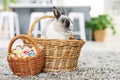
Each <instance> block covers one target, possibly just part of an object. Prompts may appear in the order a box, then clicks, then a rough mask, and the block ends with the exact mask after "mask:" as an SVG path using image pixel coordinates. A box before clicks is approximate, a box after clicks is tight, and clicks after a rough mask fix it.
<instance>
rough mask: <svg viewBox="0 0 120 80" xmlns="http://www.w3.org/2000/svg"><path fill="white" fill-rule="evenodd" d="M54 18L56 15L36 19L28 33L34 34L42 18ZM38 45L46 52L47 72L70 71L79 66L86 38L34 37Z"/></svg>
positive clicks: (45, 65) (45, 66)
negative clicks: (35, 27) (36, 25)
mask: <svg viewBox="0 0 120 80" xmlns="http://www.w3.org/2000/svg"><path fill="white" fill-rule="evenodd" d="M46 18H54V16H50V15H49V16H47V15H46V16H42V17H40V18H38V19H36V20H35V21H34V22H33V24H32V26H31V28H30V30H29V32H28V35H29V36H32V31H33V29H34V26H35V24H36V23H38V22H39V21H40V20H42V19H46ZM33 38H34V39H35V40H36V42H37V44H38V46H42V47H43V51H44V54H45V64H44V71H45V72H51V71H52V72H54V71H70V70H74V69H76V68H77V63H78V58H79V55H80V51H81V49H82V46H83V45H84V44H85V41H84V40H76V39H73V38H71V39H68V40H59V39H42V38H39V37H37V38H36V37H33ZM24 42H25V44H26V45H30V44H29V43H28V42H26V41H24Z"/></svg>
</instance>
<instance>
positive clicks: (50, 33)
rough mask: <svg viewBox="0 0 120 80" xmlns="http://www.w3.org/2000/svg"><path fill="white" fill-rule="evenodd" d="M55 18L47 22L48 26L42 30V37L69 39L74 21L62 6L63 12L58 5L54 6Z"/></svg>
mask: <svg viewBox="0 0 120 80" xmlns="http://www.w3.org/2000/svg"><path fill="white" fill-rule="evenodd" d="M53 13H54V16H55V19H54V20H52V22H50V23H47V26H46V27H45V28H44V29H43V30H42V33H41V38H47V39H68V38H69V35H70V33H71V31H72V26H73V24H72V21H71V20H70V18H69V17H67V16H66V15H65V11H64V9H63V8H62V13H60V12H59V11H58V9H57V8H56V7H53Z"/></svg>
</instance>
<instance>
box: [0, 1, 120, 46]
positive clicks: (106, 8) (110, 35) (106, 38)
mask: <svg viewBox="0 0 120 80" xmlns="http://www.w3.org/2000/svg"><path fill="white" fill-rule="evenodd" d="M119 4H120V0H0V44H2V45H1V46H5V45H4V44H6V45H7V44H8V43H9V41H10V40H11V39H12V38H13V37H14V36H16V35H19V34H27V33H28V31H29V29H30V27H31V24H32V23H33V22H34V21H35V19H36V18H39V17H40V16H43V15H48V14H49V15H53V13H52V6H56V7H57V8H58V9H59V10H61V7H62V6H63V7H64V8H65V10H66V15H68V16H69V17H70V18H71V19H72V21H73V23H74V29H73V34H74V36H75V37H76V38H77V39H84V40H86V41H88V42H93V43H97V42H100V43H102V44H106V43H108V44H117V45H118V43H119V41H120V31H119V30H120V23H119V19H120V18H119V17H120V6H119ZM44 24H45V21H40V22H38V23H37V24H36V26H35V28H34V30H33V36H40V34H41V29H42V28H43V26H44Z"/></svg>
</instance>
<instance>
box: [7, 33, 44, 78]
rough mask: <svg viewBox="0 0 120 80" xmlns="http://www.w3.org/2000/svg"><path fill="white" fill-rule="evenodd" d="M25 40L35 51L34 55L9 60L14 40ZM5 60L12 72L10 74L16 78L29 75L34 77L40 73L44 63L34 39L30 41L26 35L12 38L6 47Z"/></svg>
mask: <svg viewBox="0 0 120 80" xmlns="http://www.w3.org/2000/svg"><path fill="white" fill-rule="evenodd" d="M19 38H21V39H26V40H28V41H29V42H30V43H31V44H32V45H33V46H34V47H35V49H36V52H37V53H36V54H35V55H34V56H33V57H31V56H29V57H27V58H17V59H14V58H10V57H9V55H10V54H12V45H13V43H14V41H15V40H17V39H19ZM7 60H8V63H9V67H10V69H11V70H12V72H13V73H14V74H15V75H17V76H29V75H36V74H38V73H40V71H41V70H42V69H43V63H44V55H43V53H42V51H41V50H40V49H39V47H38V45H37V43H36V42H35V40H34V39H31V38H30V37H29V36H27V35H22V34H21V35H18V36H16V37H14V38H13V39H12V40H11V41H10V43H9V47H8V56H7Z"/></svg>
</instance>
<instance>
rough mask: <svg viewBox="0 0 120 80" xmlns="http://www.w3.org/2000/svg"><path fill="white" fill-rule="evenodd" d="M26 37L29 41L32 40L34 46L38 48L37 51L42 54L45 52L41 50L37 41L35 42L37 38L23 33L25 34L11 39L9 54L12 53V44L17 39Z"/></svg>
mask: <svg viewBox="0 0 120 80" xmlns="http://www.w3.org/2000/svg"><path fill="white" fill-rule="evenodd" d="M20 38H21V39H26V40H28V41H30V42H31V43H32V44H33V46H34V47H35V49H36V51H37V53H39V54H40V53H41V54H40V55H41V56H43V54H42V52H41V50H40V49H39V47H38V45H37V43H36V42H35V40H34V39H33V38H32V39H31V37H29V36H27V35H23V34H21V35H18V36H15V37H14V38H13V39H12V40H11V41H10V43H9V46H8V54H11V51H12V50H11V48H12V45H13V43H14V42H15V41H16V40H17V39H20Z"/></svg>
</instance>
